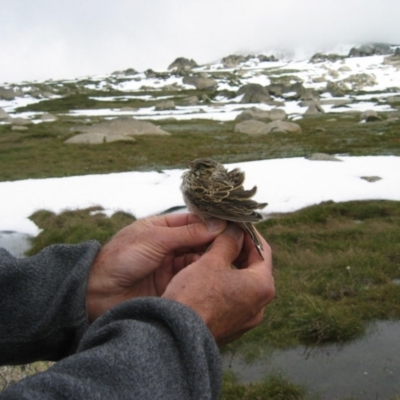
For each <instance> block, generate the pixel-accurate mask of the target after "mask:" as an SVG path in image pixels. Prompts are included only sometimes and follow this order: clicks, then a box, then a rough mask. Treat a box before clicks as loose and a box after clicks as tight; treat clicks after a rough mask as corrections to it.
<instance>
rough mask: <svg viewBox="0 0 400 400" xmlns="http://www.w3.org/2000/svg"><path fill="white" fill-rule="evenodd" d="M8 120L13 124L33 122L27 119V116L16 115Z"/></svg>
mask: <svg viewBox="0 0 400 400" xmlns="http://www.w3.org/2000/svg"><path fill="white" fill-rule="evenodd" d="M10 122H11V123H12V124H13V125H30V124H33V122H32V121H31V120H30V119H28V118H21V117H17V118H11V119H10Z"/></svg>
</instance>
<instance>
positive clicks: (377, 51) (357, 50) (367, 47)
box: [349, 43, 393, 57]
mask: <svg viewBox="0 0 400 400" xmlns="http://www.w3.org/2000/svg"><path fill="white" fill-rule="evenodd" d="M386 54H393V50H392V48H391V47H390V45H389V44H387V43H368V44H363V45H361V46H358V47H353V48H351V49H350V53H349V57H368V56H374V55H386Z"/></svg>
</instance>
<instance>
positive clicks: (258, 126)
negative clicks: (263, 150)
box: [234, 119, 271, 135]
mask: <svg viewBox="0 0 400 400" xmlns="http://www.w3.org/2000/svg"><path fill="white" fill-rule="evenodd" d="M234 131H235V132H237V133H247V134H248V135H265V134H268V133H269V132H270V131H271V129H270V128H269V127H268V124H266V123H264V122H261V121H256V120H253V119H251V120H246V121H242V122H239V123H238V124H236V125H235V130H234Z"/></svg>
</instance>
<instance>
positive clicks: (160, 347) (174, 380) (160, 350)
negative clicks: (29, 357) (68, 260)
mask: <svg viewBox="0 0 400 400" xmlns="http://www.w3.org/2000/svg"><path fill="white" fill-rule="evenodd" d="M220 386H221V367H220V358H219V353H218V348H217V346H216V344H215V341H214V339H213V337H212V335H211V333H210V331H209V330H208V328H207V327H206V325H205V324H204V323H203V321H202V320H201V318H200V317H199V316H198V315H197V314H196V313H195V312H194V311H192V310H191V309H189V308H188V307H186V306H184V305H182V304H180V303H177V302H174V301H171V300H166V299H160V298H153V297H147V298H139V299H135V300H129V301H127V302H124V303H121V304H120V305H119V306H117V307H115V308H113V309H112V310H110V311H109V312H107V313H106V314H104V315H103V316H102V317H100V318H99V319H98V320H96V321H95V322H94V323H93V324H92V325H91V326H90V328H89V329H88V330H87V332H86V333H85V335H84V336H83V338H82V340H81V343H80V345H79V347H78V349H77V353H76V354H74V355H73V356H70V357H68V358H65V359H63V360H62V361H60V362H59V363H57V364H55V365H54V366H53V367H52V368H50V369H49V370H48V371H46V372H44V373H41V374H37V375H35V376H33V377H30V378H26V379H25V380H23V381H21V382H19V383H17V384H15V385H14V386H11V387H9V388H8V389H7V390H6V391H4V392H3V393H2V394H1V395H0V399H1V398H2V395H4V396H5V397H4V398H7V399H19V398H25V399H30V398H43V399H45V398H52V399H57V398H61V397H62V398H74V399H91V398H96V399H101V398H104V399H127V398H140V399H161V398H163V399H164V398H165V399H217V398H218V396H219V391H220ZM60 388H62V390H61V391H62V395H60V394H59V393H60Z"/></svg>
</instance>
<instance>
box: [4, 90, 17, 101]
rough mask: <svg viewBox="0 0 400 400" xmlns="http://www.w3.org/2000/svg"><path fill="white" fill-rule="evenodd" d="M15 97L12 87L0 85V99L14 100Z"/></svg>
mask: <svg viewBox="0 0 400 400" xmlns="http://www.w3.org/2000/svg"><path fill="white" fill-rule="evenodd" d="M15 97H16V93H15V92H14V89H10V88H5V87H0V100H14V99H15Z"/></svg>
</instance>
